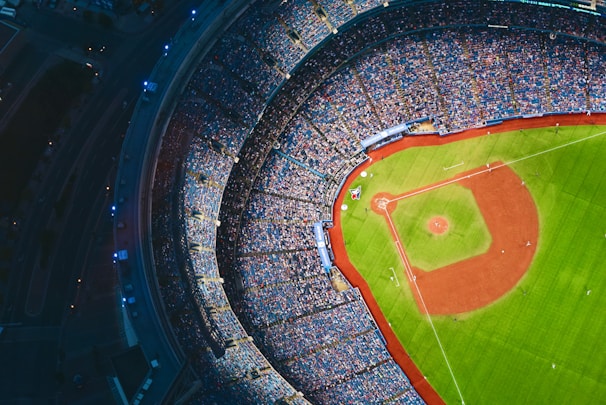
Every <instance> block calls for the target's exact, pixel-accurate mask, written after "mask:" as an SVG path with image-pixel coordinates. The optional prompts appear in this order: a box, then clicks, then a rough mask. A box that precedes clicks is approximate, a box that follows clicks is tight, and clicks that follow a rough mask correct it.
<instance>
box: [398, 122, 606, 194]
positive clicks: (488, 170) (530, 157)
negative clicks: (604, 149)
mask: <svg viewBox="0 0 606 405" xmlns="http://www.w3.org/2000/svg"><path fill="white" fill-rule="evenodd" d="M605 134H606V131H605V132H599V133H597V134H593V135H589V136H586V137H585V138H581V139H576V140H574V141H570V142H567V143H564V144H562V145H558V146H554V147H552V148H549V149H545V150H542V151H540V152H536V153H532V154H530V155H528V156H523V157H521V158H518V159H514V160H511V161H509V162H505V163H501V164H498V165H495V166H491V167H489V168H486V169H482V170H479V171H477V172H475V173H470V174H468V175H467V176H463V177H458V178H454V179H450V180H447V181H444V182H442V183H437V184H433V185H431V186H428V187H425V188H422V189H419V190H417V191H413V192H410V193H405V194H402V195H400V196H398V197H396V198H394V199H393V200H388V204H389V203H391V202H394V201H400V200H403V199H405V198H408V197H413V196H415V195H419V194H422V193H426V192H428V191H432V190H435V189H437V188H440V187H445V186H448V185H450V184H453V183H457V182H459V181H461V180H464V179H469V178H471V177H474V176H477V175H479V174H483V173H489V172H490V171H492V170H494V169H498V168H500V167H504V166H511V165H513V164H515V163H518V162H522V161H524V160H528V159H532V158H534V157H537V156H540V155H544V154H546V153H550V152H553V151H556V150H558V149H562V148H566V147H568V146H571V145H574V144H577V143H580V142H584V141H588V140H590V139H593V138H597V137H599V136H602V135H605Z"/></svg>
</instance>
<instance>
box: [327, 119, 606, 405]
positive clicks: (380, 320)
mask: <svg viewBox="0 0 606 405" xmlns="http://www.w3.org/2000/svg"><path fill="white" fill-rule="evenodd" d="M556 123H558V124H559V125H560V126H575V125H592V124H606V114H597V113H593V114H592V115H591V116H587V115H585V114H568V115H555V116H549V117H535V118H526V119H518V120H511V121H505V122H504V123H502V124H499V125H495V126H491V127H488V128H477V129H470V130H467V131H463V132H461V133H458V134H453V135H449V136H446V137H440V136H437V135H428V136H409V137H404V138H403V139H402V140H400V141H398V142H395V143H393V144H389V145H386V146H384V147H383V148H380V149H378V150H375V151H372V152H370V153H369V156H370V159H368V160H366V161H365V162H363V163H362V164H361V165H360V166H358V167H357V168H355V169H354V170H353V171H352V173H350V175H349V176H348V178H347V179H346V181H345V182H344V184H343V186H342V189H341V192H340V194H339V196H338V197H337V199H336V201H335V203H334V205H333V223H334V227H333V228H332V229H330V230H329V234H330V238H331V247H332V249H333V252H334V254H335V265H336V266H337V267H338V268H339V269H340V270H341V271H342V273H343V274H344V275H345V277H346V278H347V279H348V281H349V282H350V283H351V284H352V285H353V286H355V287H358V288H359V289H360V292H361V293H362V295H363V297H364V300H365V301H366V304H367V305H368V308H369V309H370V312H371V313H372V315H373V317H374V318H375V320H376V322H377V324H378V325H379V328H380V329H381V332H382V333H383V335H384V337H385V339H386V341H387V349H388V350H389V352H390V354H391V355H392V356H393V358H394V359H395V361H396V362H397V363H398V364H399V365H400V367H401V368H402V369H403V370H404V372H405V373H406V375H407V376H408V378H409V380H410V382H411V383H412V385H413V387H414V388H415V390H416V391H417V392H418V393H419V394H420V395H421V397H422V398H423V399H424V400H425V401H426V402H427V403H429V404H443V403H444V401H443V400H442V398H440V396H439V395H438V393H437V392H436V391H435V390H434V389H433V387H431V385H429V383H428V382H427V380H426V379H425V378H424V377H423V375H422V373H421V372H420V370H419V369H418V368H417V366H416V365H415V364H414V362H413V361H412V359H411V358H410V356H409V355H408V353H406V351H405V350H404V348H403V346H402V345H401V344H400V342H399V340H398V338H397V337H396V335H395V333H394V332H393V330H392V329H391V327H390V326H389V323H388V322H387V320H386V318H385V316H384V315H383V313H382V312H381V309H380V308H379V306H378V304H377V301H376V300H375V298H374V297H373V295H372V293H371V291H370V288H369V286H368V284H367V283H366V280H364V278H363V277H362V276H361V275H360V274H359V273H358V271H357V270H356V268H355V267H354V266H353V265H352V264H351V263H350V262H349V259H348V257H347V252H346V249H345V244H344V240H343V232H342V229H341V227H340V223H341V211H340V209H339V207H341V204H343V201H344V199H345V197H346V196H347V195H348V193H347V190H348V187H349V186H350V185H351V183H352V182H353V180H354V179H355V178H356V177H357V176H358V175H359V174H360V173H361V172H362V171H363V170H366V169H367V168H368V167H369V166H371V165H372V161H373V160H378V159H381V158H383V157H386V156H389V155H391V154H393V153H396V152H399V151H401V150H404V149H407V148H410V147H415V146H432V145H443V144H447V143H450V142H454V141H459V140H462V139H469V138H474V137H477V136H483V135H487V134H489V133H493V134H494V133H499V132H507V131H512V130H522V129H530V128H542V127H549V126H555V125H556ZM507 172H511V173H513V172H512V171H511V169H509V168H505V167H504V168H500V169H495V170H493V171H492V173H490V174H489V175H490V176H501V175H503V176H504V180H507V182H508V184H504V185H503V189H505V190H507V192H509V191H510V189H516V188H517V189H523V190H525V187H524V186H523V185H522V184H521V181H520V179H519V177H518V176H516V175H515V173H513V174H514V176H513V177H512V176H511V175H510V174H508V173H507ZM480 177H483V176H475V177H472V178H471V179H469V181H467V180H466V179H465V180H462V182H461V183H460V184H463V185H464V186H466V187H469V188H470V189H472V191H473V192H474V196H475V197H476V200H477V201H478V204H479V205H480V206H481V207H482V206H484V205H485V206H486V207H489V206H491V205H493V206H494V208H495V213H494V214H490V213H487V212H486V211H485V210H484V209H482V213H483V214H484V216H485V220H486V222H487V225H488V227H489V230H490V231H491V234H492V237H493V242H492V244H491V247H490V248H489V251H490V253H491V255H490V256H488V257H492V259H491V260H487V262H486V265H487V266H490V269H491V271H492V272H507V271H509V270H510V267H509V266H510V265H511V263H509V260H510V258H513V257H514V255H513V253H514V252H515V251H516V249H517V250H519V251H521V252H518V253H521V254H523V255H524V254H530V253H531V251H532V253H534V246H535V245H536V240H537V237H538V226H536V230H535V231H534V232H535V233H534V234H530V233H529V234H528V236H523V235H515V234H514V236H515V237H510V238H505V239H503V240H501V239H500V237H499V236H498V235H499V234H501V233H502V234H503V235H511V232H512V231H513V230H512V229H507V228H506V229H505V230H503V231H499V232H493V229H496V228H494V227H499V228H500V227H502V226H507V225H506V224H504V223H501V222H500V221H502V220H503V218H500V216H502V215H508V214H506V212H507V210H508V209H507V208H506V207H505V208H503V207H502V205H499V204H500V203H499V201H498V200H497V198H498V195H497V194H496V193H490V192H489V191H490V190H487V189H486V185H483V184H473V182H474V181H476V180H480ZM514 177H515V179H514ZM466 182H467V183H469V184H466ZM510 182H511V183H510ZM485 183H487V184H496V183H493V182H492V181H490V182H485ZM474 190H477V192H476V191H474ZM526 193H527V194H528V197H529V198H530V194H529V193H528V191H526ZM522 194H523V193H522ZM390 197H391V196H390ZM389 205H392V204H389ZM532 205H533V206H534V203H533V204H532ZM497 207H501V208H499V209H497ZM374 208H375V207H373V209H374ZM389 208H391V207H388V209H389ZM503 211H504V212H503ZM515 215H526V214H524V213H523V212H516V214H515ZM531 215H532V214H531ZM534 215H535V216H536V209H535V210H534ZM528 222H530V221H528ZM533 222H535V221H533ZM529 232H532V230H529ZM533 235H534V238H532V236H533ZM506 239H507V240H506ZM528 240H530V241H531V245H530V246H526V242H527V241H528ZM501 250H504V253H501ZM530 257H531V258H532V256H530ZM472 259H473V258H472ZM516 260H518V258H517V256H516ZM455 265H456V263H455ZM447 267H450V266H447ZM444 269H445V268H442V269H438V270H434V271H432V272H429V273H426V272H423V271H421V270H418V269H415V270H414V274H415V275H417V280H416V281H417V283H418V285H419V287H420V290H421V291H422V294H423V298H424V299H425V300H427V298H428V296H427V295H426V294H427V292H426V291H429V290H432V289H434V290H435V289H436V288H439V286H438V285H432V283H433V281H432V280H431V279H432V277H433V276H431V275H432V274H433V273H436V272H440V271H442V270H444ZM469 273H470V274H469V275H459V277H462V278H463V279H464V278H465V277H470V276H474V277H473V278H474V280H473V288H474V289H477V290H485V294H486V295H487V296H488V295H490V294H497V293H498V291H499V290H500V291H505V292H506V291H508V289H509V288H511V287H506V286H502V287H499V286H497V285H494V286H490V279H491V276H490V275H489V274H490V273H487V275H485V276H484V280H482V279H481V280H478V279H477V278H475V276H476V275H477V274H474V273H472V272H471V271H469ZM436 274H438V273H436ZM445 277H447V276H445ZM518 279H519V278H518ZM518 279H516V281H515V282H517V280H518ZM453 282H454V281H453ZM515 282H513V285H515ZM470 283H471V281H470ZM413 291H414V289H413ZM435 291H439V292H436V296H437V295H442V294H444V295H446V296H450V295H451V292H449V291H448V288H447V287H442V290H435ZM501 294H503V292H501ZM415 295H416V292H415ZM417 298H418V297H417ZM452 299H456V300H457V301H461V300H462V301H465V300H469V301H474V302H475V301H476V300H481V299H480V298H479V296H478V297H476V296H472V297H459V298H457V297H454V298H452ZM462 301H461V302H462ZM436 302H437V301H436ZM477 302H478V303H479V302H480V301H477ZM487 303H488V302H487ZM435 305H437V304H435ZM484 305H485V304H484ZM428 309H430V312H434V310H437V309H438V306H436V307H430V306H428Z"/></svg>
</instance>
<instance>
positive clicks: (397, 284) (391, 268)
mask: <svg viewBox="0 0 606 405" xmlns="http://www.w3.org/2000/svg"><path fill="white" fill-rule="evenodd" d="M389 270H391V272H392V273H393V278H394V279H395V280H396V287H399V286H400V280H398V276H397V275H396V271H395V270H394V269H393V267H390V268H389Z"/></svg>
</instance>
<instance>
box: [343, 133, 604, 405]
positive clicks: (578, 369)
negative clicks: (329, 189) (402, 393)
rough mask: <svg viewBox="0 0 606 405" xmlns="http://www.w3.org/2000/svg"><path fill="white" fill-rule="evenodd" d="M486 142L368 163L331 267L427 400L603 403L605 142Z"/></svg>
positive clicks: (416, 147) (429, 145) (408, 151)
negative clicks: (428, 392) (361, 301)
mask: <svg viewBox="0 0 606 405" xmlns="http://www.w3.org/2000/svg"><path fill="white" fill-rule="evenodd" d="M522 126H523V124H522ZM483 131H484V133H483V134H480V133H479V132H478V131H476V133H475V134H474V135H473V136H471V135H469V134H468V135H465V134H461V135H451V136H448V137H444V138H440V137H438V136H422V137H407V138H405V139H404V140H402V141H399V142H398V143H397V144H392V145H389V146H388V147H385V148H383V149H379V150H377V151H375V152H373V153H372V154H371V157H372V160H371V161H368V162H366V163H365V164H364V165H363V166H362V167H360V168H358V169H357V170H356V171H354V172H353V173H352V175H351V176H350V178H349V179H348V180H347V181H346V183H345V186H344V189H343V190H342V193H341V195H340V196H339V198H338V199H337V203H336V204H335V211H334V214H335V215H334V219H335V228H334V229H333V231H331V239H332V241H333V249H334V250H335V255H336V256H337V259H336V263H337V265H338V266H339V267H340V268H341V269H342V271H343V272H344V274H345V275H346V276H347V278H348V279H349V280H350V282H351V283H352V284H353V285H355V286H359V287H360V289H361V291H362V292H363V294H364V297H365V299H366V301H367V303H368V305H369V308H370V309H371V311H372V312H373V315H374V316H375V318H376V319H377V322H378V324H379V325H380V327H381V329H382V331H383V333H384V335H385V336H386V338H387V341H388V348H389V350H390V352H392V354H394V357H395V358H396V360H397V361H398V362H399V363H400V364H401V365H402V366H403V368H404V369H405V371H406V372H407V374H409V376H411V377H410V378H411V381H412V382H413V384H414V385H415V387H417V388H420V387H421V392H422V391H423V388H422V387H423V385H427V384H426V383H425V381H426V382H427V383H429V385H431V387H432V388H433V390H435V392H436V393H437V394H438V395H439V396H440V397H441V398H442V400H443V401H444V402H446V403H448V404H458V403H462V402H464V403H465V404H586V403H606V345H605V344H604V342H603V340H604V336H606V316H605V312H604V309H605V308H606V276H605V274H606V273H605V272H606V264H604V258H605V257H606V158H604V151H606V126H599V125H595V124H594V125H578V124H575V125H570V123H568V124H566V123H563V124H560V123H558V125H557V126H555V125H550V126H546V127H542V128H535V129H521V130H520V129H515V130H512V131H509V132H502V133H492V134H489V133H488V131H486V129H484V130H483ZM359 186H360V187H361V194H360V196H359V199H352V198H351V196H350V193H349V192H348V190H350V189H356V188H357V187H359ZM392 336H395V339H394V338H392ZM399 345H401V346H399ZM396 346H399V347H396ZM402 347H403V349H404V350H405V355H402V353H404V352H403V351H402V350H401V349H402ZM408 356H409V358H408ZM410 360H412V362H411V361H410ZM412 363H414V366H416V368H417V369H416V370H413V371H411V369H410V368H411V364H412ZM414 366H412V367H414ZM419 376H420V377H419ZM434 394H435V393H434ZM430 398H431V396H430Z"/></svg>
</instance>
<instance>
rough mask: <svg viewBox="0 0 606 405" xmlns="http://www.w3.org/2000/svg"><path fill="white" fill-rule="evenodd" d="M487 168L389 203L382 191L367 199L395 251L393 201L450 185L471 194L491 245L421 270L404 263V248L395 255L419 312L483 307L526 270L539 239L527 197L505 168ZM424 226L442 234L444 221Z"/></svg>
mask: <svg viewBox="0 0 606 405" xmlns="http://www.w3.org/2000/svg"><path fill="white" fill-rule="evenodd" d="M490 167H491V168H490V169H487V168H485V167H481V168H479V169H475V170H471V171H468V172H464V173H461V174H459V175H457V176H456V177H454V178H452V179H449V180H445V181H442V182H440V183H436V184H432V185H429V186H427V187H425V188H423V189H419V190H414V191H412V192H410V193H406V194H403V195H401V196H396V197H392V198H391V199H389V200H388V197H386V195H385V194H383V193H381V194H380V195H378V196H377V197H375V198H374V199H373V201H374V200H377V201H381V202H383V203H382V204H378V203H373V204H372V209H373V210H374V211H376V212H377V213H378V214H380V215H383V216H384V217H385V219H386V221H387V223H388V224H390V225H391V226H390V230H391V233H392V236H393V238H394V242H395V245H396V247H397V248H399V247H400V246H402V244H401V239H400V236H399V235H398V233H397V230H396V229H395V227H393V221H392V219H391V213H392V212H393V210H394V209H395V205H396V204H397V203H398V201H400V200H403V199H405V198H407V196H409V195H410V196H413V195H418V194H420V193H423V192H431V191H432V190H435V189H436V188H438V187H441V186H446V185H450V184H455V183H456V184H459V185H461V186H463V187H466V188H468V189H469V190H471V192H472V193H473V195H474V198H475V200H476V203H477V204H478V207H479V209H480V211H481V213H482V216H483V217H484V221H485V222H486V226H487V227H488V230H489V232H490V234H491V236H492V243H491V245H490V247H489V249H488V251H487V252H486V253H483V254H481V255H478V256H474V257H471V258H469V259H466V260H462V261H459V262H456V263H452V264H450V265H448V266H444V267H441V268H439V269H436V270H433V271H430V272H426V271H423V270H421V269H418V268H415V267H412V266H411V265H410V262H409V261H408V258H407V257H406V246H402V248H401V251H400V252H399V253H400V256H401V258H402V261H403V265H404V268H405V269H406V271H407V273H408V274H407V280H408V282H409V284H410V287H411V290H412V292H413V293H414V295H415V299H416V301H417V305H418V307H419V311H420V312H421V313H429V314H432V315H448V314H458V313H462V312H468V311H472V310H474V309H478V308H481V307H483V306H485V305H488V304H490V303H492V302H494V301H496V300H498V299H499V298H501V297H502V296H503V295H504V294H506V293H507V292H509V291H510V290H511V289H513V287H515V285H516V284H517V283H518V281H519V280H520V279H521V278H522V276H523V275H524V274H525V273H526V270H528V267H529V266H530V263H531V261H532V258H533V257H534V253H535V251H536V245H537V240H538V235H539V218H538V213H537V210H536V206H535V204H534V201H533V200H532V196H531V195H530V192H529V191H528V189H527V188H526V186H525V185H524V184H523V182H522V180H521V179H520V178H519V177H518V175H516V174H515V173H514V172H513V170H511V168H509V166H506V165H504V164H503V163H501V162H496V163H492V164H491V165H490ZM425 190H426V191H425ZM392 206H394V207H393V208H392ZM381 207H383V208H381ZM429 226H430V227H431V228H434V229H435V232H436V233H439V232H445V231H446V229H447V226H448V222H446V220H445V219H444V218H441V217H437V218H434V219H431V220H430V222H429ZM415 284H416V285H415Z"/></svg>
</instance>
